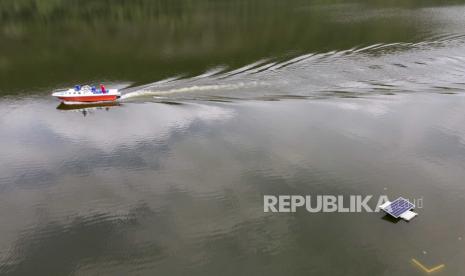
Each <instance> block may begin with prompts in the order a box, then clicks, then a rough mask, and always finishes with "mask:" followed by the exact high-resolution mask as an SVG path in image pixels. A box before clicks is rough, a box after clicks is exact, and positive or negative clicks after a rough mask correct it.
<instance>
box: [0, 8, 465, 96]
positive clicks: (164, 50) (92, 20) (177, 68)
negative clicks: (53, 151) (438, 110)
mask: <svg viewBox="0 0 465 276" xmlns="http://www.w3.org/2000/svg"><path fill="white" fill-rule="evenodd" d="M384 2H385V1H382V2H381V1H375V2H373V1H362V0H360V1H352V2H347V1H331V2H330V3H327V2H325V1H300V0H299V1H292V3H288V2H286V1H275V0H273V1H263V0H252V1H242V0H228V1H224V0H221V1H207V0H200V1H188V0H180V1H163V0H157V1H150V0H143V1H116V2H115V1H109V0H98V1H60V0H59V1H50V0H46V1H35V0H22V1H13V0H3V1H1V3H0V25H1V29H0V93H1V94H10V95H11V94H16V93H19V92H21V93H28V94H29V93H31V92H30V91H31V90H40V91H43V92H45V91H47V92H48V91H49V89H52V88H57V87H64V86H69V85H70V84H73V83H85V82H89V81H96V82H100V81H109V82H120V81H124V82H129V83H132V84H134V85H140V84H146V83H150V82H153V81H156V80H160V79H164V78H167V77H173V76H177V75H187V76H193V75H197V74H200V73H202V72H204V71H206V70H208V69H211V68H212V67H216V66H225V67H227V68H237V67H240V66H243V65H246V64H250V63H252V62H255V61H257V60H260V59H262V58H270V57H272V58H275V57H277V58H282V59H288V58H290V57H293V56H298V55H301V54H307V53H320V52H329V51H333V50H345V49H351V48H353V47H358V46H368V45H373V44H377V43H394V42H395V43H397V42H420V41H423V40H425V39H429V38H431V37H435V36H437V35H444V34H451V33H457V32H462V33H463V20H461V19H460V18H461V15H463V8H462V12H461V11H460V10H455V9H454V8H453V7H450V6H447V5H453V4H457V1H442V2H441V3H442V5H443V6H444V7H446V8H445V9H442V8H436V7H435V5H437V4H436V2H435V1H415V0H410V1H391V2H390V3H389V4H386V3H384ZM454 20H455V21H454ZM451 22H452V23H451ZM454 22H455V24H458V25H457V26H451V24H454ZM445 24H447V25H448V26H446V28H445Z"/></svg>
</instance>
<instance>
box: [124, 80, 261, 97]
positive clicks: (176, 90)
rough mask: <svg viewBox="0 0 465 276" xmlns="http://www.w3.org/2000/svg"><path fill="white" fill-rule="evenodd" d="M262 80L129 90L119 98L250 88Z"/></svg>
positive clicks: (259, 84)
mask: <svg viewBox="0 0 465 276" xmlns="http://www.w3.org/2000/svg"><path fill="white" fill-rule="evenodd" d="M264 85H266V83H264V82H248V83H242V82H240V83H235V84H210V85H194V86H189V87H181V88H174V89H169V90H155V91H151V90H141V91H134V92H129V93H126V94H124V95H122V96H121V100H125V99H129V98H134V97H144V96H160V95H167V94H175V93H188V92H196V91H213V90H235V89H239V88H250V87H255V86H264Z"/></svg>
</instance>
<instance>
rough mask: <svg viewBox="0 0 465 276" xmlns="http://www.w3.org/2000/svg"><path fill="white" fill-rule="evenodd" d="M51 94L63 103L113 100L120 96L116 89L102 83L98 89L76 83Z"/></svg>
mask: <svg viewBox="0 0 465 276" xmlns="http://www.w3.org/2000/svg"><path fill="white" fill-rule="evenodd" d="M52 96H53V97H57V98H58V99H60V100H61V101H62V102H63V103H65V104H73V103H74V104H79V103H98V102H114V101H116V100H117V99H119V97H121V93H120V92H119V91H118V89H106V88H105V86H103V85H100V89H96V88H95V87H90V86H88V85H85V86H83V87H81V86H79V85H76V86H75V87H74V88H71V89H68V90H65V91H60V92H55V93H53V94H52Z"/></svg>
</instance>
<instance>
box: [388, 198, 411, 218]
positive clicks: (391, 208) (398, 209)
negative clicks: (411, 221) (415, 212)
mask: <svg viewBox="0 0 465 276" xmlns="http://www.w3.org/2000/svg"><path fill="white" fill-rule="evenodd" d="M413 208H415V205H413V204H412V203H410V202H409V201H408V200H406V199H405V198H402V197H399V198H398V199H396V200H394V201H393V202H391V203H389V205H387V206H383V207H382V209H383V210H384V211H385V212H386V213H388V214H389V215H391V216H393V217H395V218H398V217H400V216H401V215H402V214H403V213H405V212H408V211H410V210H411V209H413Z"/></svg>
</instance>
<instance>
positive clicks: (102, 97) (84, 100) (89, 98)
mask: <svg viewBox="0 0 465 276" xmlns="http://www.w3.org/2000/svg"><path fill="white" fill-rule="evenodd" d="M58 99H60V100H61V101H64V102H82V103H92V102H111V101H116V100H117V99H118V96H117V95H96V96H65V97H58Z"/></svg>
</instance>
